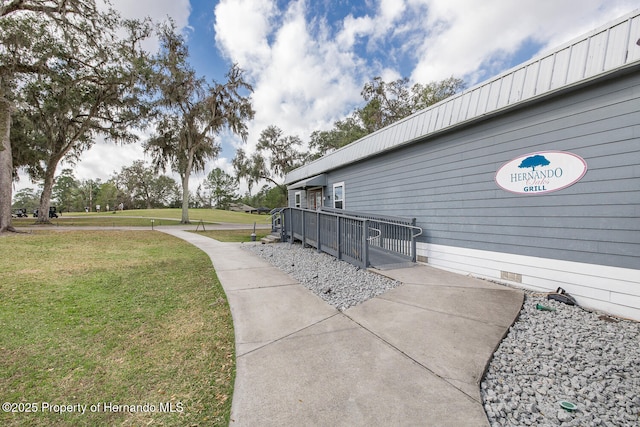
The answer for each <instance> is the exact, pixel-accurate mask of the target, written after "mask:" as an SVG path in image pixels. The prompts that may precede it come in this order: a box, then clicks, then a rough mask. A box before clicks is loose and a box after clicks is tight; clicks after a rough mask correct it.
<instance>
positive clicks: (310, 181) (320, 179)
mask: <svg viewBox="0 0 640 427" xmlns="http://www.w3.org/2000/svg"><path fill="white" fill-rule="evenodd" d="M326 185H327V174H325V173H322V174H320V175H316V176H312V177H311V178H307V179H303V180H302V181H298V182H294V183H293V184H291V185H288V186H287V188H288V189H289V190H296V189H298V188H302V189H305V188H309V187H325V186H326Z"/></svg>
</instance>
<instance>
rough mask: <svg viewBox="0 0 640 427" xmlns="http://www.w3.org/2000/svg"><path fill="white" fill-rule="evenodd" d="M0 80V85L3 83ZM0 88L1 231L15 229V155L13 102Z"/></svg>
mask: <svg viewBox="0 0 640 427" xmlns="http://www.w3.org/2000/svg"><path fill="white" fill-rule="evenodd" d="M1 84H2V83H1V81H0V85H1ZM3 94H4V91H2V88H0V140H1V141H0V233H2V232H5V231H14V229H13V227H12V226H11V198H12V196H13V194H12V191H13V187H12V186H13V156H12V154H11V139H10V131H11V103H10V102H9V101H8V100H7V99H5V98H4V96H3Z"/></svg>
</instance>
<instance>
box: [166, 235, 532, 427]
mask: <svg viewBox="0 0 640 427" xmlns="http://www.w3.org/2000/svg"><path fill="white" fill-rule="evenodd" d="M161 231H163V232H165V233H169V234H172V235H174V236H176V237H179V238H181V239H184V240H186V241H188V242H190V243H192V244H194V245H196V246H197V247H199V248H200V249H202V250H203V251H205V252H206V253H207V254H209V256H210V257H211V260H212V262H213V265H214V267H215V270H216V274H217V275H218V278H219V279H220V282H221V283H222V286H223V288H224V290H225V292H226V294H227V298H228V300H229V305H230V307H231V313H232V315H233V323H234V327H235V338H236V369H237V373H236V382H235V390H234V395H233V403H232V411H231V422H230V425H231V426H414V425H415V426H456V427H457V426H488V422H487V418H486V416H485V413H484V409H483V406H482V400H481V398H480V390H479V382H480V381H481V378H482V375H483V372H484V370H485V367H486V365H487V363H488V361H489V359H490V358H491V355H492V353H493V351H494V350H495V348H496V347H497V345H498V344H499V342H500V340H501V339H502V337H503V336H504V334H506V332H507V330H508V328H509V326H510V325H511V324H512V323H513V321H514V320H515V318H516V316H517V315H518V313H519V311H520V308H521V306H522V303H523V298H524V295H523V292H522V291H519V290H514V289H511V288H507V287H504V286H500V285H496V284H493V283H490V282H487V281H483V280H478V279H473V278H470V277H466V276H461V275H457V274H454V273H449V272H446V271H442V270H438V269H435V268H431V267H428V266H424V265H417V266H415V267H411V268H404V269H397V270H385V271H383V272H380V273H381V274H384V275H386V276H389V277H391V278H394V279H397V280H399V281H401V282H403V283H404V285H402V286H400V287H398V288H395V289H393V290H391V291H389V292H387V293H385V294H383V295H381V296H379V297H377V298H373V299H371V300H369V301H366V302H364V303H363V304H360V305H358V306H355V307H352V308H350V309H348V310H346V311H344V312H340V311H338V310H336V309H335V308H333V307H332V306H330V305H328V304H327V303H325V302H324V301H323V300H321V299H320V298H319V297H317V296H316V295H315V294H313V293H312V292H311V291H309V290H308V289H306V288H305V287H303V286H302V285H300V284H299V283H298V282H297V281H296V280H295V279H293V278H292V277H291V276H289V275H288V274H286V273H284V272H282V271H281V270H279V269H278V268H276V267H273V266H271V264H269V263H267V262H266V261H264V260H262V259H261V258H259V257H258V256H256V255H254V254H252V253H250V252H248V251H246V250H244V249H242V248H241V244H237V243H221V242H218V241H216V240H213V239H210V238H207V237H204V236H200V235H197V234H194V233H189V232H186V231H181V230H177V229H168V228H167V229H162V230H161Z"/></svg>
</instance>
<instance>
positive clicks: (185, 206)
mask: <svg viewBox="0 0 640 427" xmlns="http://www.w3.org/2000/svg"><path fill="white" fill-rule="evenodd" d="M180 223H181V224H190V222H189V173H188V172H185V173H184V175H182V220H181V221H180Z"/></svg>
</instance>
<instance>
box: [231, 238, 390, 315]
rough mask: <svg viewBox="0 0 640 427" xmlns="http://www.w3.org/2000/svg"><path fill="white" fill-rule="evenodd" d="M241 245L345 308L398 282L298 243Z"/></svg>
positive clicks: (332, 303) (323, 297)
mask: <svg viewBox="0 0 640 427" xmlns="http://www.w3.org/2000/svg"><path fill="white" fill-rule="evenodd" d="M243 247H244V248H246V249H248V250H250V251H252V252H253V253H255V254H257V255H259V256H260V257H262V258H264V259H265V260H267V261H269V262H270V263H271V264H273V265H274V266H276V267H278V268H279V269H281V270H283V271H285V272H287V273H289V274H290V275H291V276H292V277H294V278H295V279H296V280H298V281H299V282H300V283H301V284H302V285H303V286H305V287H307V288H308V289H310V290H311V291H313V292H314V293H315V294H316V295H318V296H319V297H320V298H322V299H323V300H325V301H326V302H327V303H329V304H331V305H332V306H334V307H336V308H337V309H339V310H346V309H347V308H349V307H353V306H354V305H357V304H360V303H362V302H364V301H366V300H368V299H370V298H373V297H375V296H377V295H380V294H383V293H384V292H387V291H388V290H391V289H393V288H395V287H397V286H399V285H400V284H401V283H400V282H398V281H396V280H391V279H388V278H386V277H383V276H380V275H378V274H375V273H372V272H370V271H367V270H362V269H360V268H358V267H356V266H354V265H351V264H349V263H347V262H344V261H340V260H338V259H336V258H334V257H332V256H331V255H328V254H325V253H322V252H318V251H316V250H315V249H313V248H303V247H302V246H301V245H299V244H294V245H290V244H289V243H274V244H268V245H244V246H243Z"/></svg>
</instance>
